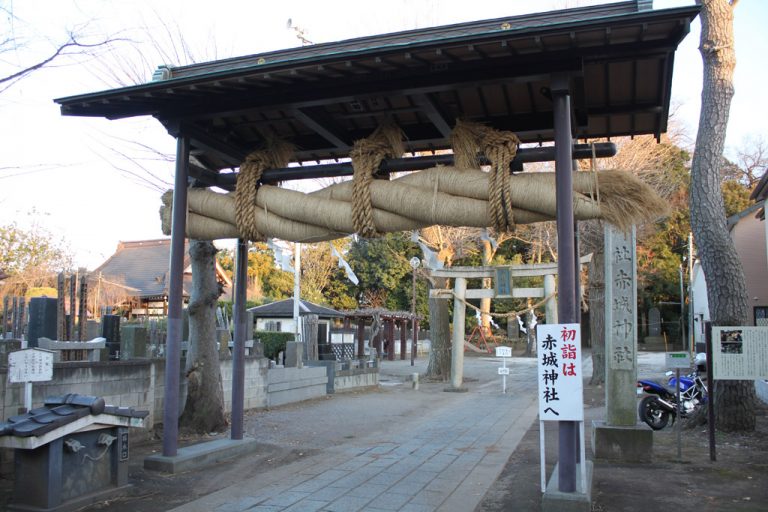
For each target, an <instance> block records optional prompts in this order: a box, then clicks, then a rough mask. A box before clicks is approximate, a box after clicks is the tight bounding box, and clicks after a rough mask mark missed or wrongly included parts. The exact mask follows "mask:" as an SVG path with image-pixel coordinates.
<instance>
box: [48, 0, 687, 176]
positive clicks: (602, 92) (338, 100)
mask: <svg viewBox="0 0 768 512" xmlns="http://www.w3.org/2000/svg"><path fill="white" fill-rule="evenodd" d="M650 4H651V2H650V1H648V0H634V1H628V2H620V3H613V4H606V5H599V6H592V7H583V8H575V9H565V10H559V11H551V12H545V13H537V14H529V15H525V16H515V17H505V18H497V19H492V20H484V21H475V22H469V23H461V24H455V25H448V26H441V27H433V28H426V29H419V30H412V31H405V32H398V33H393V34H384V35H376V36H370V37H363V38H357V39H351V40H346V41H339V42H329V43H323V44H316V45H311V46H303V47H299V48H292V49H287V50H281V51H275V52H269V53H262V54H256V55H249V56H245V57H237V58H231V59H225V60H219V61H215V62H207V63H201V64H193V65H189V66H179V67H167V66H161V67H160V68H159V69H158V70H157V72H156V73H155V79H154V80H153V81H151V82H148V83H145V84H141V85H136V86H131V87H123V88H119V89H112V90H107V91H101V92H94V93H89V94H83V95H78V96H71V97H67V98H60V99H57V100H55V101H56V102H57V103H59V104H60V105H61V111H62V114H64V115H73V116H96V117H106V118H110V119H119V118H126V117H133V116H154V117H156V118H157V119H158V120H159V121H160V122H161V123H162V124H163V125H164V126H165V127H166V128H167V129H168V131H169V132H170V133H171V134H173V135H175V136H181V135H184V136H187V137H189V139H190V144H191V154H192V157H193V162H194V164H195V166H196V167H198V168H199V169H198V170H197V171H196V172H197V174H198V175H201V174H202V175H204V174H206V173H208V174H209V175H210V176H214V175H216V174H217V173H219V172H220V171H221V170H224V169H231V168H235V167H237V166H239V164H240V163H241V162H242V161H243V159H244V158H245V156H246V155H247V154H248V153H249V152H251V151H253V150H254V149H257V148H259V147H260V146H261V145H262V144H263V142H264V140H265V138H266V137H268V136H277V137H279V138H281V139H284V140H286V141H288V142H290V143H292V144H293V145H294V146H295V147H296V153H295V158H296V161H297V162H299V163H305V162H317V161H321V160H328V159H339V158H346V157H347V156H348V154H349V150H350V148H351V146H352V144H353V143H354V141H356V140H358V139H361V138H363V137H366V136H368V135H369V134H370V133H371V132H372V131H373V130H374V129H375V128H376V127H377V126H378V125H379V124H380V123H381V121H382V120H384V119H389V120H393V121H394V122H395V123H396V124H397V125H398V126H399V127H400V128H401V129H402V130H403V132H404V134H405V139H406V146H407V150H408V151H409V152H417V151H430V150H432V151H433V150H439V149H445V148H448V147H449V141H450V140H449V138H450V132H451V129H452V128H453V126H454V123H455V121H456V120H457V119H459V118H461V119H465V120H471V121H476V122H480V123H484V124H487V125H489V126H492V127H494V128H497V129H503V130H511V131H514V132H515V133H517V134H518V136H519V137H520V139H521V140H522V141H523V142H529V143H530V142H544V141H550V140H552V139H553V134H554V124H553V107H552V101H551V100H552V94H551V92H552V91H551V89H552V78H553V77H555V76H558V77H563V76H564V77H566V79H567V81H568V82H567V83H568V84H569V89H570V91H571V104H572V108H573V129H574V135H575V136H576V137H578V138H597V137H617V136H624V135H629V136H635V135H642V134H653V135H655V136H657V137H658V136H660V134H661V133H663V132H665V131H666V129H667V117H668V113H669V102H670V91H671V83H672V70H673V63H674V55H675V50H676V49H677V46H678V44H679V43H680V41H681V40H682V39H683V38H684V37H685V35H686V34H687V33H688V31H689V26H690V22H691V21H692V20H693V19H694V18H695V17H696V15H697V14H698V12H699V7H698V6H689V7H681V8H674V9H661V10H654V9H651V8H650ZM210 176H209V177H210Z"/></svg>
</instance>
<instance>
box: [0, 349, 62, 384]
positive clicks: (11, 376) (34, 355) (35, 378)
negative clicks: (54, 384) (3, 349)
mask: <svg viewBox="0 0 768 512" xmlns="http://www.w3.org/2000/svg"><path fill="white" fill-rule="evenodd" d="M52 379H53V352H51V351H50V350H43V349H39V348H29V349H24V350H19V351H17V352H11V353H10V354H8V381H9V382H43V381H49V380H52Z"/></svg>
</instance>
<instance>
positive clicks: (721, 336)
mask: <svg viewBox="0 0 768 512" xmlns="http://www.w3.org/2000/svg"><path fill="white" fill-rule="evenodd" d="M712 370H713V373H712V376H713V377H714V378H715V379H718V380H758V379H768V327H752V326H743V327H741V326H737V327H712Z"/></svg>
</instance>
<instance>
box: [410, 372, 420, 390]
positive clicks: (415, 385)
mask: <svg viewBox="0 0 768 512" xmlns="http://www.w3.org/2000/svg"><path fill="white" fill-rule="evenodd" d="M411 382H412V386H413V389H414V390H415V391H418V390H419V374H418V373H412V374H411Z"/></svg>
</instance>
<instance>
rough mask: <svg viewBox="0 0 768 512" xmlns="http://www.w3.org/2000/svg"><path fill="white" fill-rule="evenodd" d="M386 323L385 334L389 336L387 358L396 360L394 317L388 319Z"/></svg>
mask: <svg viewBox="0 0 768 512" xmlns="http://www.w3.org/2000/svg"><path fill="white" fill-rule="evenodd" d="M384 325H385V326H386V328H385V329H384V334H385V335H386V337H387V360H388V361H394V360H395V320H394V319H393V318H390V319H388V320H386V323H385V324H384Z"/></svg>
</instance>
